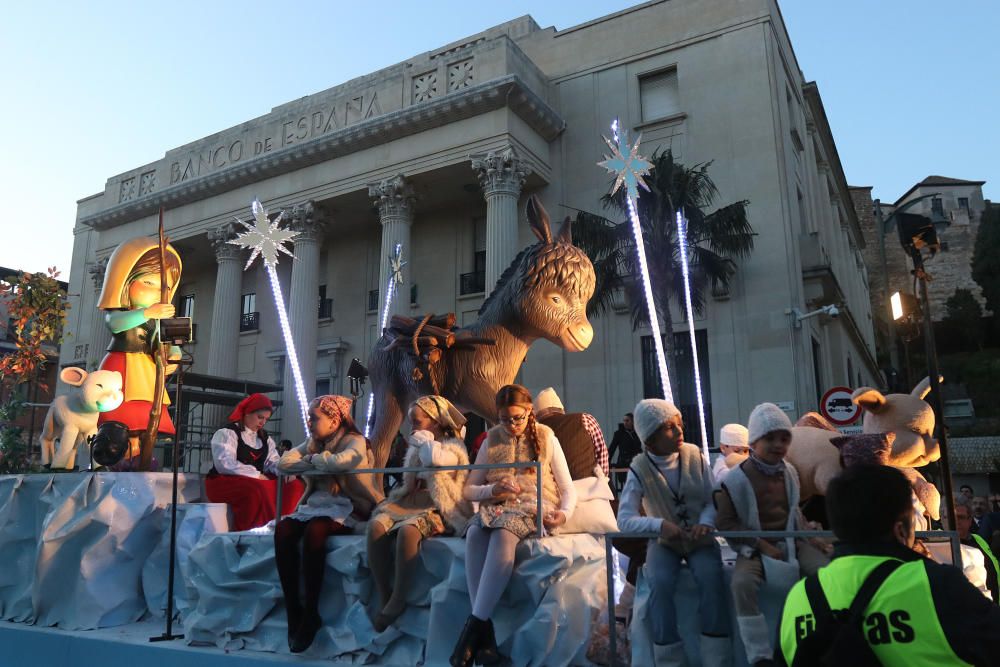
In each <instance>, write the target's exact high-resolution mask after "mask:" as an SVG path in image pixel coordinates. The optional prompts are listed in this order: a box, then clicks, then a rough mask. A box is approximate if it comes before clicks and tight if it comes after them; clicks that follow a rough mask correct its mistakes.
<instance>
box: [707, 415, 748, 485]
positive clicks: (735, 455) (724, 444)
mask: <svg viewBox="0 0 1000 667" xmlns="http://www.w3.org/2000/svg"><path fill="white" fill-rule="evenodd" d="M719 449H720V450H722V453H721V454H720V455H719V458H717V459H715V465H714V466H712V475H713V476H714V477H715V483H716V484H722V480H724V479H725V478H726V475H728V474H729V471H730V470H732V469H733V468H735V467H736V466H738V465H739V464H741V463H743V462H744V461H746V458H747V456H748V455H749V454H750V444H749V442H748V441H747V427H746V426H744V425H743V424H726V425H725V426H723V427H722V428H721V429H720V430H719Z"/></svg>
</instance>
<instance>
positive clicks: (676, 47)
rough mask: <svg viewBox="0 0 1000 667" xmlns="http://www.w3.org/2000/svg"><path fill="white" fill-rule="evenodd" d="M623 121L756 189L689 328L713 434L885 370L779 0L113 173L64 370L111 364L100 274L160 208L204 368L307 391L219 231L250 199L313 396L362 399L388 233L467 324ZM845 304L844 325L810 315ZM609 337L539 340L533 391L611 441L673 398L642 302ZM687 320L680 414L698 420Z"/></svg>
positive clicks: (526, 46) (619, 319) (84, 248)
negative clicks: (282, 232)
mask: <svg viewBox="0 0 1000 667" xmlns="http://www.w3.org/2000/svg"><path fill="white" fill-rule="evenodd" d="M615 117H618V118H619V119H620V122H621V124H622V125H623V126H624V127H626V128H629V129H630V130H632V131H633V132H636V133H638V132H641V133H642V136H643V152H644V153H645V154H647V155H648V154H651V153H652V152H653V151H654V150H656V149H658V148H659V149H667V148H670V149H671V150H673V152H674V154H675V155H676V156H677V157H678V158H679V159H680V161H682V162H684V163H685V164H689V165H692V164H695V163H699V162H704V161H709V160H714V162H713V164H712V167H711V170H710V173H711V175H712V177H713V178H714V180H715V182H716V184H717V185H718V187H719V190H720V193H721V196H720V199H719V203H720V204H725V203H729V202H732V201H736V200H740V199H747V200H749V201H750V207H749V214H750V218H751V223H752V224H753V227H754V229H755V231H756V232H757V237H756V248H755V250H754V253H753V256H752V257H751V258H750V259H749V260H747V261H745V262H742V263H741V264H740V266H739V269H738V274H737V278H736V280H735V284H734V286H733V289H732V290H731V292H730V293H729V294H728V295H723V296H719V297H717V298H710V299H709V303H708V306H707V308H706V311H705V313H704V315H702V316H700V317H698V318H696V325H697V329H698V337H699V341H700V342H701V343H702V345H701V349H700V357H701V358H702V375H703V376H704V377H705V378H706V384H707V387H706V391H707V399H706V400H708V401H709V409H710V419H711V421H712V422H713V424H714V426H715V430H717V428H718V426H720V425H721V424H723V423H725V422H728V421H745V420H746V419H747V416H748V414H749V412H750V410H751V409H752V408H753V406H754V405H755V404H756V403H758V402H760V401H763V400H771V401H777V402H780V403H781V404H782V405H783V406H784V407H785V408H786V409H787V410H788V411H789V413H790V414H792V416H793V417H794V416H796V415H797V414H799V413H800V412H803V411H805V410H810V409H815V407H816V402H817V397H818V395H819V394H821V393H822V391H823V390H824V389H825V388H827V387H829V386H832V385H839V384H847V385H850V386H855V385H857V384H879V383H880V378H879V376H878V369H877V368H876V364H875V361H874V334H873V329H872V320H871V312H870V306H869V297H868V291H867V290H868V287H867V276H866V272H865V267H864V263H863V262H862V260H861V254H860V252H861V249H863V247H864V244H865V242H864V238H863V236H862V234H861V229H860V227H859V225H858V220H857V217H856V215H855V213H854V209H853V207H852V206H851V199H850V194H849V191H848V188H847V185H846V180H845V178H844V174H843V169H842V167H841V165H840V161H839V157H838V155H837V151H836V145H835V142H834V140H833V137H832V135H831V133H830V128H829V124H828V123H827V119H826V117H825V114H824V112H823V106H822V101H821V99H820V96H819V92H818V89H817V87H816V85H815V84H811V83H807V82H806V81H805V80H804V79H803V76H802V73H801V71H800V70H799V67H798V64H797V63H796V60H795V54H794V52H793V50H792V47H791V44H790V41H789V36H788V34H787V32H786V29H785V26H784V23H783V21H782V19H781V14H780V11H779V9H778V7H777V5H776V4H775V2H773V1H771V0H747V1H744V2H739V3H733V2H730V1H728V0H671V1H669V2H647V3H645V4H642V5H638V6H636V7H634V8H631V9H627V10H624V11H621V12H618V13H616V14H612V15H609V16H605V17H601V18H597V19H595V20H593V21H590V22H588V23H584V24H582V25H578V26H575V27H572V28H567V29H564V30H556V29H554V28H544V29H543V28H540V27H539V26H538V25H537V24H536V23H535V21H534V20H533V19H531V17H528V16H526V17H522V18H519V19H515V20H513V21H510V22H508V23H504V24H501V25H498V26H496V27H493V28H491V29H489V30H486V31H484V32H481V33H479V34H476V35H472V36H470V37H468V38H467V39H464V40H460V41H459V42H455V43H453V44H449V45H446V46H444V47H441V48H438V49H434V50H431V51H428V52H426V53H423V54H420V55H417V56H415V57H413V58H411V59H409V60H407V61H406V62H403V63H399V64H397V65H393V66H391V67H387V68H385V69H382V70H379V71H377V72H373V73H371V74H369V75H366V76H362V77H359V78H357V79H354V80H351V81H348V82H346V83H343V84H341V85H338V86H336V87H334V88H331V89H329V90H325V91H322V92H319V93H316V94H314V95H310V96H307V97H304V98H302V99H298V100H295V101H292V102H289V103H287V104H284V105H281V106H279V107H276V108H275V109H273V110H272V111H271V113H269V114H267V115H265V116H262V117H260V118H255V119H251V120H248V121H247V122H245V123H243V124H241V125H239V126H237V127H233V128H229V129H226V130H222V131H221V132H218V133H216V134H214V135H212V136H210V137H205V138H203V139H199V140H197V141H194V142H191V143H189V144H187V145H184V146H180V147H177V148H172V149H170V150H168V151H167V152H166V154H165V155H164V157H163V158H162V159H161V160H158V161H156V162H153V163H151V164H147V165H143V166H139V167H137V168H135V169H132V170H129V171H128V172H126V173H123V174H118V175H114V176H111V177H110V178H109V179H108V180H107V183H106V185H105V188H104V190H103V191H102V192H99V193H97V194H95V195H93V196H91V197H87V198H85V199H82V200H81V201H80V202H79V206H78V214H77V220H76V225H75V227H74V234H75V245H74V254H73V264H72V271H71V278H70V281H71V286H70V293H72V294H77V295H79V296H78V297H76V303H74V305H73V309H72V311H71V321H70V325H69V326H70V329H71V330H72V332H73V335H74V340H75V341H80V340H88V341H90V343H91V345H90V347H89V348H88V349H89V352H88V353H87V354H86V356H85V358H79V355H77V354H75V352H74V346H66V347H64V348H63V350H62V361H63V363H83V364H86V365H89V366H93V365H95V364H96V363H97V362H98V361H99V358H100V349H101V348H102V347H103V346H104V345H105V344H106V334H105V332H104V331H103V325H102V324H101V323H100V321H99V318H98V317H97V316H96V314H95V310H94V303H95V301H96V296H97V293H98V291H99V285H98V283H97V282H94V283H91V282H90V281H89V278H88V275H89V274H88V268H90V267H92V266H93V265H95V264H97V263H100V262H101V261H103V260H104V259H105V258H106V257H107V256H108V255H109V254H110V253H111V252H112V250H113V249H114V247H115V246H116V245H117V244H118V243H120V242H122V241H124V240H126V239H128V238H131V237H133V236H136V235H140V234H152V233H154V231H155V227H156V217H157V215H156V214H157V210H158V208H159V206H160V205H161V204H162V205H165V206H166V207H167V209H168V210H167V214H166V226H167V232H168V234H169V236H170V237H171V238H172V239H173V241H174V243H175V245H176V246H177V247H178V249H179V251H180V252H181V255H182V256H183V258H184V263H185V267H184V275H183V278H182V284H181V286H180V289H179V291H178V306H179V309H180V310H181V311H182V313H187V314H191V315H192V316H193V317H194V319H195V322H196V323H197V327H198V329H197V339H196V342H195V344H194V345H193V346H192V347H191V352H192V354H193V356H194V360H195V363H194V369H195V370H198V371H203V372H208V373H212V374H216V375H221V376H229V377H241V378H254V379H260V380H265V381H275V380H281V379H283V380H284V384H285V386H286V387H290V386H291V382H290V374H289V368H288V367H287V365H286V364H285V363H284V357H285V352H284V348H283V345H282V342H281V336H280V332H279V330H278V326H277V317H276V315H275V309H274V303H273V298H272V296H271V291H270V288H269V286H268V283H267V280H266V279H265V277H264V274H263V271H262V270H261V269H260V267H259V265H258V266H255V267H253V268H252V269H251V270H249V271H246V272H244V271H243V262H244V261H245V256H244V255H243V254H241V253H240V252H238V251H236V250H235V249H234V248H233V247H232V246H230V245H228V244H226V243H225V241H227V240H228V239H230V238H231V237H232V234H233V231H234V230H233V225H232V221H233V219H234V217H235V216H243V217H244V218H245V217H246V216H247V215H248V207H249V204H250V202H251V200H252V199H253V198H254V197H255V196H256V197H259V198H260V199H261V200H262V201H263V202H264V204H265V205H266V206H267V207H268V208H269V209H271V210H272V211H275V210H279V209H282V210H285V211H286V212H287V214H288V216H289V219H290V225H291V227H292V228H294V229H295V230H297V231H299V232H300V235H299V236H298V238H297V239H296V241H295V245H294V253H295V257H296V259H295V260H294V261H282V262H280V263H279V265H278V274H279V277H280V280H281V283H282V288H283V290H284V294H285V296H286V299H287V300H288V312H289V316H290V319H291V322H292V329H293V332H294V335H295V342H296V345H297V348H298V350H299V354H300V357H301V358H302V360H303V363H302V373H303V375H304V376H305V381H306V386H307V387H308V388H309V390H310V391H311V390H312V389H313V388H315V391H316V392H326V391H334V392H346V390H347V379H346V377H345V373H346V369H347V366H348V364H349V362H350V360H351V358H352V357H359V358H361V359H362V361H364V360H365V359H366V358H367V356H368V352H369V350H370V349H371V347H372V345H373V344H374V342H375V340H376V339H377V337H378V334H379V332H378V331H377V326H378V325H377V317H378V314H377V312H376V311H377V310H378V304H379V295H380V293H384V290H385V281H386V278H385V277H386V275H387V268H388V267H387V263H388V255H389V254H390V253H391V249H392V248H393V247H394V246H395V244H396V243H400V244H402V247H403V248H404V250H403V253H404V255H405V259H406V260H408V263H407V264H406V265H405V267H404V269H403V277H404V281H405V284H404V285H403V286H402V289H401V293H400V297H401V298H399V299H397V300H396V301H395V302H394V306H393V309H394V311H395V312H400V313H406V314H422V313H425V312H436V313H443V312H449V311H451V312H455V313H456V314H457V317H458V322H459V324H467V323H470V322H472V321H474V319H475V318H476V316H477V310H478V308H479V306H480V304H481V303H482V301H483V298H484V296H485V293H486V292H487V291H488V290H489V289H490V288H491V287H492V286H493V284H494V283H495V281H496V278H497V276H499V275H500V273H501V272H502V271H503V269H504V268H505V267H506V266H507V265H508V264H509V262H510V260H511V259H512V258H513V256H514V255H515V254H516V252H517V251H518V250H519V249H520V248H522V247H524V246H525V245H527V244H529V243H531V242H532V236H531V233H530V231H529V230H528V228H527V225H526V224H524V221H523V219H522V218H523V203H524V199H525V197H526V195H527V194H530V193H537V194H538V195H539V196H540V197H541V198H542V200H543V202H544V204H545V206H546V208H547V209H548V210H549V211H550V213H551V214H552V216H553V218H561V217H562V216H564V215H566V214H568V213H571V212H572V210H573V209H584V210H590V211H595V212H600V211H601V208H600V203H599V198H600V196H601V194H603V193H604V192H606V191H607V189H608V185H609V181H608V176H607V174H606V172H604V171H603V170H602V169H601V168H599V167H597V166H596V162H597V161H599V160H600V159H601V156H602V151H603V150H604V145H603V142H602V141H601V135H602V134H607V133H608V124H609V123H610V121H611V120H612V119H613V118H615ZM830 303H836V304H837V305H838V306H839V308H840V311H841V313H842V315H841V316H840V317H839V318H837V319H828V318H825V317H811V318H808V319H805V320H802V321H800V320H799V319H798V317H797V314H803V313H807V312H809V311H812V310H814V309H815V308H817V307H818V306H822V305H827V304H830ZM674 321H675V322H682V321H683V320H682V319H681V317H680V314H679V313H675V318H674ZM594 326H595V330H596V331H595V341H594V343H593V344H592V345H591V346H590V348H589V349H588V350H586V351H585V352H582V353H566V352H564V351H562V350H560V349H558V348H556V347H554V346H552V345H551V344H549V343H546V342H539V343H537V344H536V345H535V346H534V347H533V348H532V349H531V351H530V353H529V355H528V358H527V361H526V363H525V365H524V367H523V369H522V372H521V373H520V376H519V380H520V381H521V382H523V383H524V384H526V385H528V386H529V387H532V388H536V389H537V388H541V387H544V386H553V387H555V388H556V390H557V391H558V392H559V393H560V395H561V396H562V398H563V402H564V403H565V404H566V406H567V408H568V409H570V410H580V411H587V412H590V413H592V414H594V415H596V416H597V417H598V419H599V420H600V421H601V423H602V424H603V426H604V428H605V429H606V430H607V431H608V432H609V433H610V431H611V430H613V429H614V426H615V424H616V422H617V421H618V420H619V419H620V417H621V415H622V414H623V413H624V412H626V411H628V410H630V409H631V408H632V406H634V405H635V402H636V401H637V400H638V399H640V398H642V397H643V395H644V394H647V393H649V392H650V391H652V388H653V387H655V373H654V371H655V362H653V360H652V359H651V358H650V355H649V351H651V350H652V345H651V344H650V343H651V341H652V339H651V337H650V332H649V331H641V330H640V331H633V330H632V328H631V325H630V320H629V316H628V313H627V312H626V310H625V309H622V310H621V311H620V312H614V313H610V314H608V315H606V316H603V317H600V318H596V319H595V320H594ZM678 333H680V334H681V335H683V336H684V338H682V339H681V340H683V341H684V344H683V345H680V346H679V347H678V349H679V350H680V354H686V355H687V361H686V365H685V363H684V360H680V362H681V363H679V366H678V367H679V368H680V369H682V372H684V374H685V376H684V377H683V378H681V384H682V391H681V396H680V398H679V402H681V403H686V404H687V407H688V409H690V408H691V407H692V406H691V402H692V401H693V390H692V388H691V380H690V378H689V375H690V353H689V352H685V350H686V349H687V338H686V332H683V331H679V332H678ZM685 387H686V388H685ZM286 395H289V396H290V393H289V392H287V391H286ZM296 421H297V420H289V419H285V420H283V425H284V426H285V428H286V429H287V431H288V432H287V433H286V435H287V436H289V437H300V436H301V431H298V432H296V426H295V422H296ZM692 426H693V424H692ZM690 430H691V431H695V430H697V429H693V428H692V429H690ZM692 437H694V438H696V434H692Z"/></svg>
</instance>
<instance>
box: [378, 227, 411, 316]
mask: <svg viewBox="0 0 1000 667" xmlns="http://www.w3.org/2000/svg"><path fill="white" fill-rule="evenodd" d="M406 264H407V263H406V262H404V261H403V244H401V243H397V244H396V251H395V252H394V253H393V254H392V255H389V280H391V281H393V282H394V283H396V284H397V285H399V284H402V282H403V267H404V266H406ZM384 326H385V325H383V327H384Z"/></svg>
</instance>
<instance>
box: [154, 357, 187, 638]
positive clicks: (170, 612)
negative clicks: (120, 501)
mask: <svg viewBox="0 0 1000 667" xmlns="http://www.w3.org/2000/svg"><path fill="white" fill-rule="evenodd" d="M183 378H184V367H183V366H178V367H177V392H176V396H177V398H176V399H175V401H174V404H175V405H176V406H177V407H178V409H177V416H178V417H180V404H181V386H182V384H183ZM179 421H180V419H178V422H179ZM178 430H179V429H178ZM180 445H181V443H180V438H179V437H175V438H174V446H173V452H172V453H173V488H172V489H171V503H170V564H169V565H168V568H167V629H166V631H165V632H164V633H163V634H162V635H160V636H159V637H150V638H149V641H151V642H163V641H170V640H172V639H183V638H184V635H175V634H174V633H173V629H174V570H176V569H177V467H178V464H179V463H180V461H179V459H180V455H179V452H180V448H181V447H180Z"/></svg>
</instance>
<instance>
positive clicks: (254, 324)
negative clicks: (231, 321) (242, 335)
mask: <svg viewBox="0 0 1000 667" xmlns="http://www.w3.org/2000/svg"><path fill="white" fill-rule="evenodd" d="M259 329H260V313H243V314H242V315H240V331H257V330H259Z"/></svg>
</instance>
